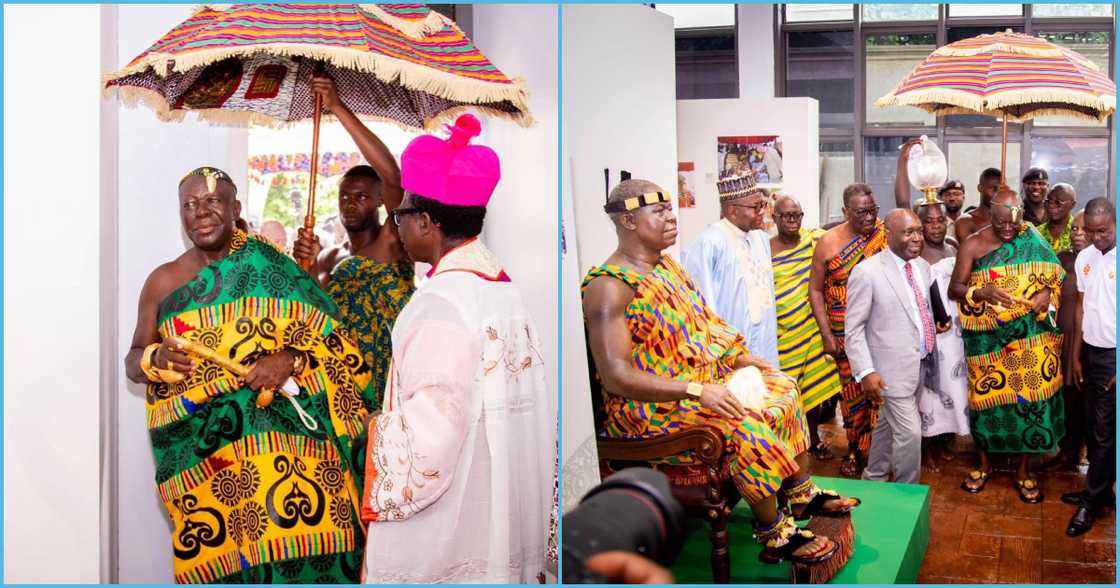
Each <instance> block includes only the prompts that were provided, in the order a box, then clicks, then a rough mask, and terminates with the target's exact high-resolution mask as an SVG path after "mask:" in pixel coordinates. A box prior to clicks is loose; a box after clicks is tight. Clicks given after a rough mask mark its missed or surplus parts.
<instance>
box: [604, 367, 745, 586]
mask: <svg viewBox="0 0 1120 588" xmlns="http://www.w3.org/2000/svg"><path fill="white" fill-rule="evenodd" d="M587 359H588V361H587V364H588V367H589V369H590V371H591V402H592V407H593V410H594V416H595V427H596V429H595V430H596V435H597V439H596V440H597V445H598V449H599V468H600V471H601V472H602V474H603V477H606V476H608V475H610V474H611V473H613V472H615V471H618V470H621V469H624V468H627V467H634V466H643V467H652V468H654V469H656V470H659V471H661V472H662V473H664V474H665V475H666V476H667V477H668V478H669V485H670V488H671V489H672V492H673V497H674V498H676V499H677V500H678V501H680V503H681V504H682V505H683V506H684V508H685V512H687V513H688V516H690V517H695V518H701V519H704V520H705V521H707V522H708V527H709V537H710V539H711V542H712V555H711V559H712V580H713V581H714V582H715V583H717V584H726V583H728V582H729V581H730V579H731V553H730V551H729V550H728V541H727V521H728V519H729V518H730V517H731V509H732V508H733V507H734V506H735V503H737V502H738V501H739V493H738V491H737V490H736V489H735V485H734V484H733V483H731V480H730V476H729V475H728V470H727V464H728V462H727V455H726V454H725V453H724V450H723V449H724V443H723V433H721V432H720V430H719V429H717V428H716V427H711V426H698V427H691V428H689V429H687V430H683V431H678V432H674V433H669V434H667V435H662V436H658V437H653V438H649V439H610V438H608V437H606V435H605V433H604V431H605V422H606V414H605V410H604V406H605V405H604V403H603V391H602V388H601V385H600V381H599V375H598V371H597V370H596V369H595V361H594V360H593V359H592V358H591V354H590V352H589V353H588V358H587ZM686 451H691V452H692V453H693V455H694V456H695V457H696V459H697V461H698V462H699V463H697V464H696V465H688V466H678V465H666V464H660V463H657V462H658V461H659V460H662V459H664V458H667V457H670V456H673V455H678V454H681V453H684V452H686Z"/></svg>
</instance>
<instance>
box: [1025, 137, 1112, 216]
mask: <svg viewBox="0 0 1120 588" xmlns="http://www.w3.org/2000/svg"><path fill="white" fill-rule="evenodd" d="M1031 166H1032V167H1035V166H1037V167H1041V168H1042V169H1044V170H1046V171H1047V172H1048V173H1049V174H1050V185H1051V186H1053V185H1054V184H1057V183H1059V182H1065V183H1067V184H1072V185H1073V188H1074V190H1076V191H1077V209H1078V210H1080V209H1081V208H1082V207H1084V206H1085V203H1087V202H1088V201H1089V200H1091V199H1093V198H1097V197H1099V196H1109V195H1110V192H1109V191H1108V176H1109V174H1108V138H1106V137H1034V138H1032V139H1031Z"/></svg>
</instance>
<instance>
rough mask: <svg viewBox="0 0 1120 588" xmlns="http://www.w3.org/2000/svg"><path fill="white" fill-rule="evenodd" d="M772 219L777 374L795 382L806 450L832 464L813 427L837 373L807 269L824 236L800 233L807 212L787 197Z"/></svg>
mask: <svg viewBox="0 0 1120 588" xmlns="http://www.w3.org/2000/svg"><path fill="white" fill-rule="evenodd" d="M773 216H774V224H775V225H776V226H777V228H778V234H777V235H775V236H774V237H772V238H771V239H770V255H771V263H772V264H773V266H774V294H775V299H774V302H775V306H776V307H777V314H778V317H777V320H778V361H779V363H780V366H781V370H782V371H783V372H785V373H786V374H788V375H789V376H791V377H792V378H794V379H795V380H797V389H798V390H799V391H800V393H801V410H802V411H804V413H805V419H806V420H807V421H808V423H809V437H810V440H811V443H812V445H811V447H810V448H809V451H811V452H812V453H813V455H815V456H816V457H817V459H822V460H827V459H832V457H833V455H832V452H831V451H830V450H829V448H828V444H827V443H823V442H821V439H820V436H819V433H818V432H817V427H818V425H819V424H820V411H821V409H820V406H821V404H822V403H823V402H825V401H827V400H829V399H830V398H832V397H834V396H835V395H837V394H839V393H840V374H839V372H837V371H836V361H835V360H834V359H833V358H832V356H830V355H828V354H827V353H825V352H824V343H823V342H822V341H821V331H820V328H819V327H817V322H816V321H815V320H813V311H812V306H811V305H810V304H809V265H810V263H811V262H812V260H813V248H814V247H816V245H817V241H818V240H819V239H820V238H821V235H823V234H824V231H822V230H821V229H806V228H802V226H801V221H802V219H804V218H805V213H804V212H802V210H801V205H800V204H798V202H797V200H795V199H793V198H792V197H790V196H779V197H778V200H777V202H775V203H774V215H773Z"/></svg>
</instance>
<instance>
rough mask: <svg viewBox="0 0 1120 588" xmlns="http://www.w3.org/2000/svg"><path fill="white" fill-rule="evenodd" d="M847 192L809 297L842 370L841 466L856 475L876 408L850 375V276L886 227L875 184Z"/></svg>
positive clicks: (880, 246) (813, 270)
mask: <svg viewBox="0 0 1120 588" xmlns="http://www.w3.org/2000/svg"><path fill="white" fill-rule="evenodd" d="M843 197H844V208H843V212H844V222H843V223H841V224H839V225H837V226H835V227H833V228H831V229H829V230H828V232H827V233H825V234H824V235H822V236H821V238H820V241H819V242H818V243H817V247H816V249H815V250H814V251H813V262H812V265H811V266H810V270H809V301H810V304H812V307H813V317H814V318H815V319H816V321H817V327H818V328H820V331H821V339H822V340H823V341H824V352H825V353H827V354H829V355H830V356H832V357H833V358H834V359H835V360H836V367H837V368H839V370H840V384H841V390H840V394H841V399H842V402H841V403H840V409H841V413H842V414H843V415H844V429H845V431H846V432H847V435H848V455H847V456H846V457H845V458H844V463H842V464H840V472H841V473H843V474H844V475H845V476H852V477H856V476H859V475H860V472H861V470H862V469H863V466H864V460H865V459H866V458H867V451H868V450H869V449H870V448H871V431H872V430H873V429H874V428H875V419H876V417H877V414H876V413H877V410H876V408H875V407H873V406H872V405H871V403H870V402H868V400H867V397H866V395H865V394H864V392H863V390H862V389H861V388H860V385H859V382H857V381H855V378H853V377H852V368H851V366H850V365H849V364H848V356H847V355H845V353H844V315H845V314H846V313H847V310H848V276H849V275H851V273H852V270H853V269H855V267H856V264H858V263H860V262H862V261H863V260H865V259H867V258H868V257H871V256H872V255H875V254H876V253H879V252H880V251H882V250H884V249H886V247H887V236H886V235H887V231H886V229H885V228H884V227H883V221H881V220H879V206H878V205H877V204H875V196H874V195H873V194H872V193H871V186H868V185H867V184H851V185H849V186H848V187H847V188H844V194H843Z"/></svg>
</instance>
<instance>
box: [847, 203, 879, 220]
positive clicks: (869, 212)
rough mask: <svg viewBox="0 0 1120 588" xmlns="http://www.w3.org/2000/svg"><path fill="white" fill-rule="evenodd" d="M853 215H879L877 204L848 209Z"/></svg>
mask: <svg viewBox="0 0 1120 588" xmlns="http://www.w3.org/2000/svg"><path fill="white" fill-rule="evenodd" d="M849 210H850V211H851V213H852V216H854V217H857V218H858V217H861V216H879V206H878V205H875V206H872V207H871V208H860V209H858V210H857V209H849Z"/></svg>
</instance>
